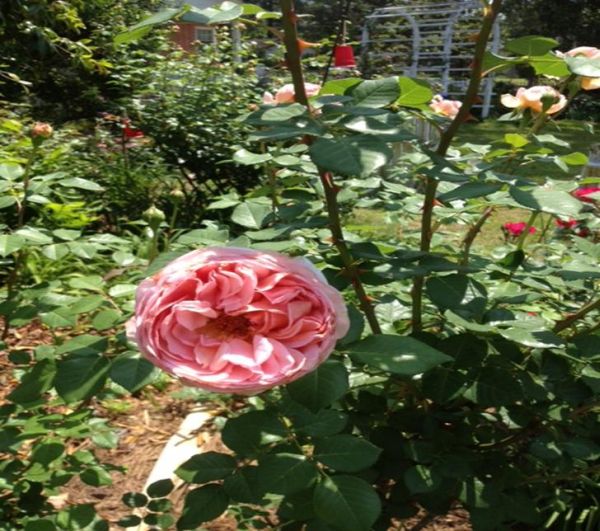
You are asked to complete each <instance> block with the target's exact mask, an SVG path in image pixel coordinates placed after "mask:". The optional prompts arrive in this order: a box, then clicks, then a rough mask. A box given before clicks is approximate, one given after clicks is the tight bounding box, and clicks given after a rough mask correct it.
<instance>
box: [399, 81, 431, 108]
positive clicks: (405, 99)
mask: <svg viewBox="0 0 600 531" xmlns="http://www.w3.org/2000/svg"><path fill="white" fill-rule="evenodd" d="M398 82H399V84H400V97H399V98H398V100H397V101H396V103H397V104H398V105H401V106H403V107H415V108H417V109H421V108H422V107H423V106H424V105H426V104H427V103H429V102H430V101H431V99H432V98H433V92H432V90H431V88H430V87H429V84H428V83H427V82H425V81H423V80H421V79H413V78H411V77H404V76H403V77H401V78H400V79H399V80H398Z"/></svg>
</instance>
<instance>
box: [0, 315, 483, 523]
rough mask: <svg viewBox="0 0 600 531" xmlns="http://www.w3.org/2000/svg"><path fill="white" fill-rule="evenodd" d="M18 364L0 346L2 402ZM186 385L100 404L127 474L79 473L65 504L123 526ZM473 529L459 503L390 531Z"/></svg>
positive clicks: (21, 332)
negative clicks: (128, 500) (88, 479)
mask: <svg viewBox="0 0 600 531" xmlns="http://www.w3.org/2000/svg"><path fill="white" fill-rule="evenodd" d="M0 321H1V319H0ZM0 326H1V322H0ZM51 343H52V336H51V334H50V333H49V332H48V331H47V330H46V329H45V328H44V327H43V326H40V325H39V324H37V323H35V322H34V323H31V324H29V325H27V326H26V327H23V328H19V329H18V330H12V331H11V333H10V334H9V336H8V337H7V338H6V344H7V346H8V347H9V348H10V349H12V350H15V349H16V350H24V351H30V350H32V349H33V348H35V347H36V346H38V345H42V344H51ZM12 367H13V365H12V363H11V362H10V361H9V360H8V357H7V352H6V351H0V403H2V402H3V401H4V399H5V397H6V395H7V394H8V393H9V392H10V391H11V388H14V386H15V385H16V384H17V380H16V379H15V378H14V377H13V376H12ZM180 388H181V386H180V384H177V383H173V384H172V385H171V386H170V387H169V388H168V389H167V390H165V391H163V392H158V391H155V390H147V391H145V392H143V393H140V394H139V396H130V397H127V398H124V399H122V400H123V401H125V402H126V403H127V406H126V407H125V408H120V410H119V411H114V410H109V409H107V408H106V407H103V405H101V404H94V407H95V408H96V413H97V415H98V416H101V417H104V418H108V419H110V420H109V423H110V424H111V425H112V426H113V427H115V428H116V429H117V430H118V433H119V443H118V446H117V447H116V448H114V449H109V450H108V449H96V450H95V453H96V455H97V457H98V459H99V460H100V461H102V462H106V463H110V464H112V465H115V466H119V467H124V468H125V469H126V473H124V474H123V473H120V472H113V473H112V478H113V484H112V485H110V486H106V487H92V486H89V485H86V484H84V483H82V482H81V481H80V480H79V479H78V478H75V479H73V480H71V481H70V482H69V483H68V484H67V485H66V486H65V488H64V489H63V492H62V495H61V496H60V497H58V498H57V500H56V503H57V504H65V505H69V504H78V503H92V504H94V505H95V507H96V511H97V512H98V514H99V515H100V516H101V517H102V518H104V519H106V520H108V521H109V522H111V526H110V527H111V529H114V530H118V529H122V528H120V527H118V526H117V525H115V522H117V521H118V520H119V519H121V518H123V517H125V516H127V515H130V514H131V512H132V510H131V509H130V508H128V507H126V506H125V505H124V504H123V503H122V501H121V498H122V496H123V495H124V494H126V493H127V492H139V491H141V490H142V489H143V487H144V484H145V482H146V479H147V478H148V476H149V474H150V471H151V470H152V468H153V467H154V464H155V461H156V460H157V459H158V456H159V454H160V453H161V451H162V449H163V447H164V445H165V444H166V442H167V441H168V439H169V438H170V437H171V436H172V435H173V434H174V433H175V431H176V430H177V428H178V427H179V425H180V424H181V422H182V420H183V419H184V418H185V416H186V415H187V414H188V413H189V412H190V411H191V409H192V408H193V407H194V406H197V404H195V403H194V402H193V401H191V400H187V401H186V400H179V399H173V398H172V397H171V393H172V392H174V391H176V390H178V389H180ZM198 438H199V447H200V449H201V451H227V449H226V448H225V447H224V446H223V444H222V443H221V441H220V438H219V435H218V434H217V433H215V432H214V430H211V429H209V430H207V431H205V432H203V433H200V434H198ZM86 444H87V443H84V445H86ZM87 447H88V448H90V447H91V446H87ZM75 449H76V448H73V450H75ZM185 493H186V490H185V489H179V490H177V491H176V492H175V496H174V500H173V502H174V504H175V507H176V508H177V507H181V505H182V501H183V497H184V495H185ZM203 529H205V530H206V531H236V530H237V526H236V523H235V520H233V519H232V518H228V517H222V518H219V519H218V520H216V521H214V522H211V523H210V524H207V525H206V526H204V527H203ZM267 529H269V528H267ZM471 529H472V527H471V525H470V522H469V518H468V514H467V512H466V511H464V510H463V509H461V508H456V509H453V510H452V511H451V512H449V513H448V514H447V515H443V516H438V517H436V518H433V519H431V518H429V517H428V515H427V514H426V513H425V511H421V512H420V513H419V514H417V515H416V516H414V517H412V518H410V519H407V520H403V521H401V522H397V524H396V525H394V526H393V527H392V528H390V531H392V530H396V531H451V530H452V531H470V530H471Z"/></svg>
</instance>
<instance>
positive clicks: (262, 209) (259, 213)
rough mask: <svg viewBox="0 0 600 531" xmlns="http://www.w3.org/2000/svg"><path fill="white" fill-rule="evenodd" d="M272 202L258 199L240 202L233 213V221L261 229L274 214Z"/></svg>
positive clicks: (243, 225) (250, 227)
mask: <svg viewBox="0 0 600 531" xmlns="http://www.w3.org/2000/svg"><path fill="white" fill-rule="evenodd" d="M272 212H273V207H272V206H271V205H270V204H267V203H264V202H258V201H245V202H244V203H240V204H239V205H238V206H236V207H235V208H234V210H233V214H231V221H233V222H234V223H237V224H238V225H241V226H242V227H247V228H249V229H261V228H262V227H263V226H264V225H265V223H266V221H267V218H268V217H269V216H270V215H271V214H272Z"/></svg>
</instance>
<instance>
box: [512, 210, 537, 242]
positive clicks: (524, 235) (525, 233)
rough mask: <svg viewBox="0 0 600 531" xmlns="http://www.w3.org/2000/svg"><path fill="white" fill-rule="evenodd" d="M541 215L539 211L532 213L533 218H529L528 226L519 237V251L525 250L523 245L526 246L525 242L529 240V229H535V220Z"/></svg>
mask: <svg viewBox="0 0 600 531" xmlns="http://www.w3.org/2000/svg"><path fill="white" fill-rule="evenodd" d="M539 215H540V213H539V211H536V212H532V213H531V216H529V219H528V220H527V225H525V228H524V229H523V232H522V233H521V235H520V236H519V240H518V241H517V249H523V245H525V240H526V239H527V236H529V229H531V227H533V224H534V223H535V220H536V219H537V217H538V216H539Z"/></svg>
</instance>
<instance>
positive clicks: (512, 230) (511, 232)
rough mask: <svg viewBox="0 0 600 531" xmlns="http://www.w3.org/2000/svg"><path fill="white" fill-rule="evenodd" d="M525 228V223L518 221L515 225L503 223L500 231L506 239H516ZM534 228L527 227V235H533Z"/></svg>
mask: <svg viewBox="0 0 600 531" xmlns="http://www.w3.org/2000/svg"><path fill="white" fill-rule="evenodd" d="M526 228H527V223H525V222H524V221H519V222H516V223H510V222H509V223H505V224H504V225H502V231H503V232H504V234H505V235H506V236H507V237H510V238H518V237H519V236H521V234H523V232H524V231H525V229H526ZM535 232H536V231H535V227H529V234H535Z"/></svg>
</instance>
